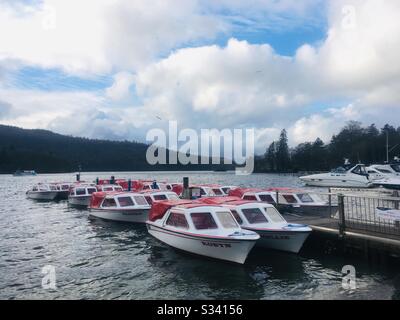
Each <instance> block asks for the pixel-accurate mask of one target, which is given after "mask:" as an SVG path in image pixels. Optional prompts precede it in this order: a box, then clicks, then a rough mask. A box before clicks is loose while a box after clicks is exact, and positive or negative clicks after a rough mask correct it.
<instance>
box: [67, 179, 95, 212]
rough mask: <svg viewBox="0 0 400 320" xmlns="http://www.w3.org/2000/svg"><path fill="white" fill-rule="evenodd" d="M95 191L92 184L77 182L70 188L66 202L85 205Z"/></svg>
mask: <svg viewBox="0 0 400 320" xmlns="http://www.w3.org/2000/svg"><path fill="white" fill-rule="evenodd" d="M95 192H97V188H96V186H95V185H94V184H77V185H75V186H74V187H73V188H71V191H70V193H69V196H68V203H69V204H70V205H73V206H79V207H87V206H88V205H89V203H90V199H91V198H92V194H93V193H95Z"/></svg>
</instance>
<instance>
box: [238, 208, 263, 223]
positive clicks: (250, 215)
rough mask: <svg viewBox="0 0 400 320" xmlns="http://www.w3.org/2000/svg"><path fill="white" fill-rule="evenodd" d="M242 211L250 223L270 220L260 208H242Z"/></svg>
mask: <svg viewBox="0 0 400 320" xmlns="http://www.w3.org/2000/svg"><path fill="white" fill-rule="evenodd" d="M242 212H243V214H244V216H245V217H246V219H247V221H248V222H249V223H250V224H257V223H266V222H268V220H267V218H266V217H265V216H264V214H263V213H262V211H261V210H260V209H259V208H250V209H242Z"/></svg>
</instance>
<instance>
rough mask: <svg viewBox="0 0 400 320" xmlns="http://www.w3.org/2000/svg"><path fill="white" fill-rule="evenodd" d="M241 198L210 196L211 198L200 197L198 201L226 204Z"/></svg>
mask: <svg viewBox="0 0 400 320" xmlns="http://www.w3.org/2000/svg"><path fill="white" fill-rule="evenodd" d="M238 200H241V199H240V198H239V197H229V196H228V197H209V198H200V199H197V201H199V202H202V203H207V204H225V203H228V202H232V201H238Z"/></svg>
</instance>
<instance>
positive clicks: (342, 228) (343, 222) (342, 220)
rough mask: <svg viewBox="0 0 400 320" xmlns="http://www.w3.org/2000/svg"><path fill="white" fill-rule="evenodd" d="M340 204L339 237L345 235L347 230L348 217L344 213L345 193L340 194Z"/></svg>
mask: <svg viewBox="0 0 400 320" xmlns="http://www.w3.org/2000/svg"><path fill="white" fill-rule="evenodd" d="M338 206H339V237H340V238H343V237H344V232H345V230H346V218H345V214H344V195H343V194H341V193H340V194H338Z"/></svg>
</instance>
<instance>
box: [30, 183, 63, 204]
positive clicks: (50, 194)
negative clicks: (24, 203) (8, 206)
mask: <svg viewBox="0 0 400 320" xmlns="http://www.w3.org/2000/svg"><path fill="white" fill-rule="evenodd" d="M26 196H27V197H28V198H29V199H34V200H54V199H55V198H56V197H57V187H56V186H55V185H54V184H49V183H38V184H36V185H34V186H33V187H32V189H30V190H28V191H27V192H26Z"/></svg>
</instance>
